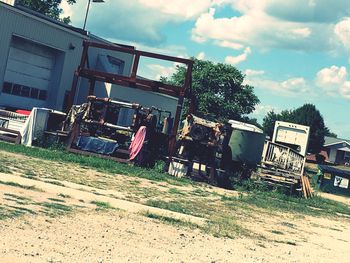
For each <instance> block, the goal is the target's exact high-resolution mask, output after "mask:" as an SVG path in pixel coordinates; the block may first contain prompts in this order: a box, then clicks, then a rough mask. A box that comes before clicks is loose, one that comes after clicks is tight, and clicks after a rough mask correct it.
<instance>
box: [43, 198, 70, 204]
mask: <svg viewBox="0 0 350 263" xmlns="http://www.w3.org/2000/svg"><path fill="white" fill-rule="evenodd" d="M47 199H49V200H50V201H54V202H58V203H65V202H66V201H64V200H62V199H58V198H52V197H49V198H47Z"/></svg>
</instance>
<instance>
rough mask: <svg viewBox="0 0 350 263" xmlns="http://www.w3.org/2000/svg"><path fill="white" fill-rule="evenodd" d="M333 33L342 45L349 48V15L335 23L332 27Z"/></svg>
mask: <svg viewBox="0 0 350 263" xmlns="http://www.w3.org/2000/svg"><path fill="white" fill-rule="evenodd" d="M334 33H335V34H336V35H337V37H338V38H339V40H340V42H341V43H342V44H343V45H344V47H345V48H346V49H348V50H350V17H347V18H345V19H343V20H342V21H341V22H339V23H338V24H336V25H335V27H334Z"/></svg>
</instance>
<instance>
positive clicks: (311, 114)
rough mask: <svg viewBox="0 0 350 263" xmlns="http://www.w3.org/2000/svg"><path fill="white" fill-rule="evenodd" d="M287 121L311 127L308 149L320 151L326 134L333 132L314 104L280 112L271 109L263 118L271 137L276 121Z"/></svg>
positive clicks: (266, 130)
mask: <svg viewBox="0 0 350 263" xmlns="http://www.w3.org/2000/svg"><path fill="white" fill-rule="evenodd" d="M277 120H278V121H287V122H292V123H297V124H301V125H306V126H309V127H310V138H309V147H308V151H309V152H311V153H319V152H320V150H321V148H322V146H323V144H324V136H327V135H328V134H331V132H330V131H329V129H328V128H327V127H326V125H325V123H324V120H323V117H322V115H321V113H320V112H319V110H317V108H316V107H315V105H313V104H305V105H303V106H301V107H299V108H297V109H294V110H290V111H288V110H285V111H282V112H281V113H279V114H276V113H274V112H273V111H270V112H268V113H267V115H266V116H265V117H264V119H263V129H264V131H265V133H266V134H268V135H269V136H270V137H272V135H273V130H274V126H275V121H277Z"/></svg>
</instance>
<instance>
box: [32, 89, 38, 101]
mask: <svg viewBox="0 0 350 263" xmlns="http://www.w3.org/2000/svg"><path fill="white" fill-rule="evenodd" d="M38 96H39V90H38V89H36V88H32V89H31V90H30V97H31V98H33V99H38Z"/></svg>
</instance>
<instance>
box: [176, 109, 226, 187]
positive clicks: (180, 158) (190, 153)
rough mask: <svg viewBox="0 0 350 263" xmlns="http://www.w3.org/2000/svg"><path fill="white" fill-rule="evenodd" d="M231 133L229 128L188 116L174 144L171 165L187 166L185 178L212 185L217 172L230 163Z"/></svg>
mask: <svg viewBox="0 0 350 263" xmlns="http://www.w3.org/2000/svg"><path fill="white" fill-rule="evenodd" d="M231 132H232V128H231V126H230V125H224V124H222V123H217V122H212V121H209V120H205V119H202V118H199V117H196V116H194V115H192V114H189V115H188V116H187V118H186V119H185V120H184V126H183V128H182V131H181V134H180V136H179V139H178V142H177V148H176V152H175V154H174V162H179V163H182V165H183V167H186V169H185V171H186V175H187V176H192V177H200V178H202V179H203V178H204V179H205V180H208V181H209V182H210V183H213V182H214V180H215V179H217V175H218V172H220V171H222V172H225V171H226V170H227V169H228V168H229V167H228V166H229V165H230V164H231V153H230V152H229V146H228V142H229V140H230V136H231Z"/></svg>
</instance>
